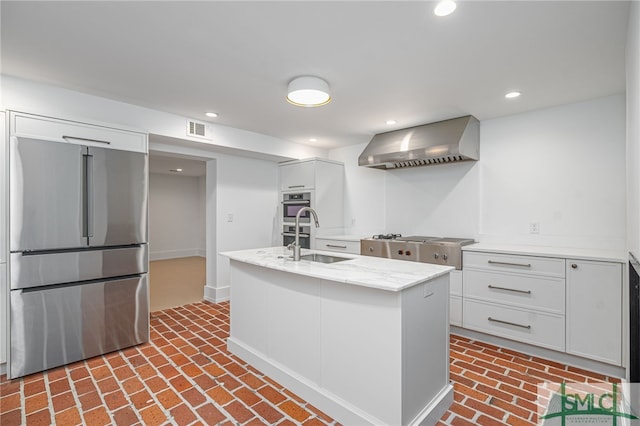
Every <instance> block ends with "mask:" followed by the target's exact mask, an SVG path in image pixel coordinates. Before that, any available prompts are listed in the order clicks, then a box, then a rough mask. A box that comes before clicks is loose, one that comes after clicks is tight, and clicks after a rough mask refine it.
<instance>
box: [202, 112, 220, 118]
mask: <svg viewBox="0 0 640 426" xmlns="http://www.w3.org/2000/svg"><path fill="white" fill-rule="evenodd" d="M204 115H206V116H207V117H211V118H216V117H217V116H218V113H217V112H205V113H204Z"/></svg>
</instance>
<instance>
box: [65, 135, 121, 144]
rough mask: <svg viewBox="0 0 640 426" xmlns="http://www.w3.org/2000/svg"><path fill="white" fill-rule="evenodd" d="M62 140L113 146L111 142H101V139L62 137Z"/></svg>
mask: <svg viewBox="0 0 640 426" xmlns="http://www.w3.org/2000/svg"><path fill="white" fill-rule="evenodd" d="M62 139H64V140H68V139H73V140H76V141H85V142H97V143H105V144H107V145H111V142H109V141H101V140H100V139H88V138H79V137H77V136H65V135H62Z"/></svg>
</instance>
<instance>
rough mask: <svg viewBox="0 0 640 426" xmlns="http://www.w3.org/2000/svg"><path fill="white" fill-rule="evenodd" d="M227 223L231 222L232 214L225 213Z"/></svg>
mask: <svg viewBox="0 0 640 426" xmlns="http://www.w3.org/2000/svg"><path fill="white" fill-rule="evenodd" d="M227 222H233V213H227Z"/></svg>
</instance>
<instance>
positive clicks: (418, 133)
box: [358, 115, 480, 170]
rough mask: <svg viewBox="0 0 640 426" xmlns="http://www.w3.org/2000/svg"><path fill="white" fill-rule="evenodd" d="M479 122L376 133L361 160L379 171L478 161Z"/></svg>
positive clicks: (465, 120) (442, 123) (457, 120)
mask: <svg viewBox="0 0 640 426" xmlns="http://www.w3.org/2000/svg"><path fill="white" fill-rule="evenodd" d="M479 144H480V122H479V121H478V119H477V118H475V117H473V116H471V115H467V116H465V117H458V118H453V119H451V120H444V121H438V122H437V123H430V124H423V125H421V126H416V127H410V128H408V129H401V130H394V131H392V132H387V133H380V134H377V135H375V136H374V137H373V139H371V142H369V145H367V147H366V148H365V149H364V151H362V154H360V157H359V158H358V165H360V166H366V167H374V168H376V169H385V170H386V169H395V168H399V167H416V166H428V165H431V164H442V163H451V162H457V161H467V160H478V158H479Z"/></svg>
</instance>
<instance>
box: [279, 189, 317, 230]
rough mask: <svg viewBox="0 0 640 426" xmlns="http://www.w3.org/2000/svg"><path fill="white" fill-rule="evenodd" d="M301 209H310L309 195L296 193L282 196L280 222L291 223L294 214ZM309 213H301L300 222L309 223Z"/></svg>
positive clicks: (294, 217) (293, 220)
mask: <svg viewBox="0 0 640 426" xmlns="http://www.w3.org/2000/svg"><path fill="white" fill-rule="evenodd" d="M303 207H311V193H310V192H298V193H292V194H287V193H285V194H283V196H282V222H283V223H287V222H289V223H293V222H295V220H296V214H298V212H299V211H300V209H302V208H303ZM310 220H311V219H310V216H309V212H308V211H307V212H303V214H302V215H301V216H300V222H302V223H310Z"/></svg>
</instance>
